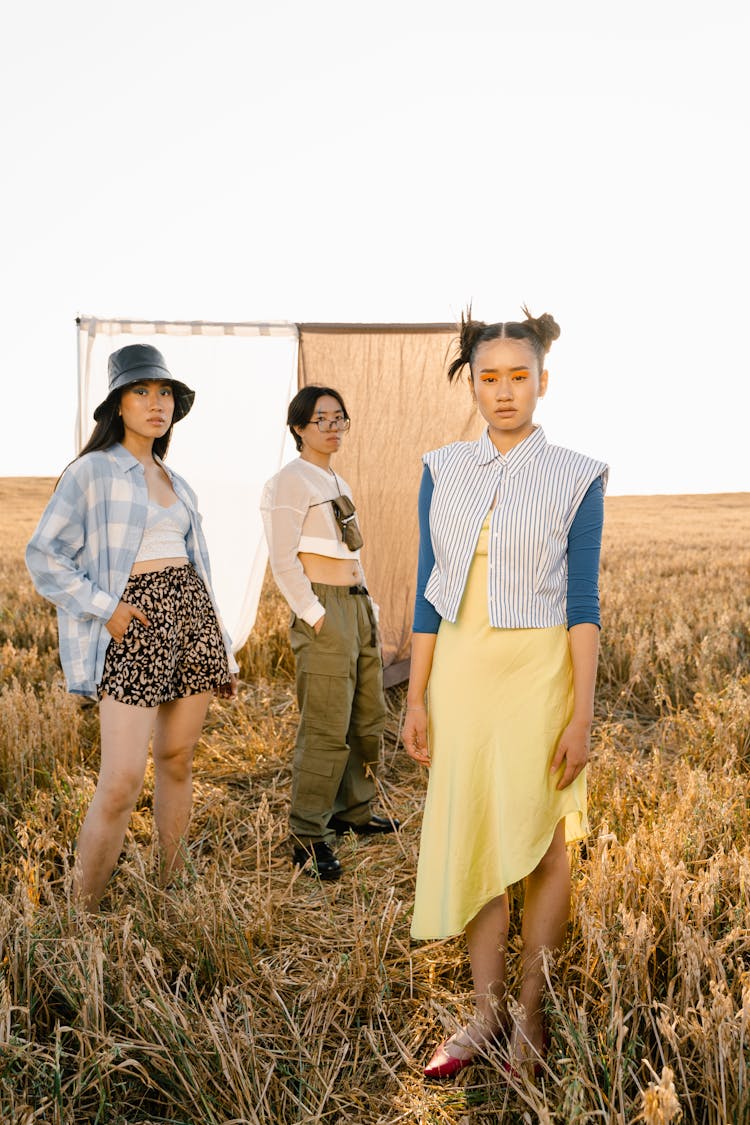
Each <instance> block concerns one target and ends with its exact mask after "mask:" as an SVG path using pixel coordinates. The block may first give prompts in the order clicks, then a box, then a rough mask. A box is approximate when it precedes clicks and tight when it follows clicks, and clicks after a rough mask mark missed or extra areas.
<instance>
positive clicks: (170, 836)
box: [153, 692, 211, 885]
mask: <svg viewBox="0 0 750 1125" xmlns="http://www.w3.org/2000/svg"><path fill="white" fill-rule="evenodd" d="M210 700H211V693H210V692H201V693H200V694H199V695H188V696H186V697H185V698H184V699H174V700H172V702H171V703H162V705H161V707H160V708H159V714H158V716H157V719H156V729H155V731H154V748H153V754H154V820H155V822H156V830H157V833H158V835H159V851H160V855H161V881H162V884H163V885H164V884H166V883H167V882H169V879H170V878H171V876H172V875H174V874H175V872H177V871H179V870H180V869H181V868H182V866H183V864H184V862H185V853H184V847H185V837H186V834H187V827H188V823H189V821H190V809H191V806H192V802H193V750H194V749H195V744H196V742H197V741H198V739H199V738H200V733H201V730H202V729H203V721H204V719H205V717H206V711H207V710H208V704H209V702H210Z"/></svg>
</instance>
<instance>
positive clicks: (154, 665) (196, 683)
mask: <svg viewBox="0 0 750 1125" xmlns="http://www.w3.org/2000/svg"><path fill="white" fill-rule="evenodd" d="M122 600H123V601H124V602H129V603H130V605H134V606H137V607H138V609H140V610H143V612H144V613H145V615H146V617H147V618H148V620H149V622H150V625H144V624H143V623H142V622H141V621H138V620H137V619H136V618H133V620H132V621H131V622H130V624H129V625H128V627H127V629H126V631H125V636H124V637H123V639H122V641H120V643H119V644H118V643H117V641H115V640H112V641H110V643H109V645H108V647H107V655H106V656H105V658H104V671H103V673H102V679H101V683H100V684H99V688H98V694H99V698H100V699H101V698H102V696H103V695H109V696H111V697H112V699H116V700H118V701H119V702H120V703H130V704H133V705H134V706H136V707H158V706H159V704H160V703H169V702H170V701H171V700H173V699H182V698H183V697H184V696H186V695H197V694H198V693H199V692H203V691H213V690H214V689H216V688H218V687H220V686H221V685H222V684H225V683H228V682H229V679H230V676H229V668H228V664H227V653H226V649H225V648H224V641H223V638H222V635H221V629H220V628H219V623H218V621H217V620H216V614H215V613H214V610H213V606H212V605H211V599H210V598H209V596H208V593H207V591H206V587H205V586H204V584H203V581H202V579H201V577H200V575H198V574H197V573H196V571H195V570H194V569H193V567H192V566H190V565H188V566H168V567H166V568H165V569H164V570H155V571H151V572H149V573H147V574H135V575H131V576H130V578H129V579H128V584H127V586H126V587H125V590H124V592H123V595H122Z"/></svg>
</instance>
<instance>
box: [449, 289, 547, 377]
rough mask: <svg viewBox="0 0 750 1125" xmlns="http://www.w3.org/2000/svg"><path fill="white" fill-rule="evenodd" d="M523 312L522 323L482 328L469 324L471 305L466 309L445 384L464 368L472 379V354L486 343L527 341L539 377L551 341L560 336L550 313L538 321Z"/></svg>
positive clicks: (477, 322)
mask: <svg viewBox="0 0 750 1125" xmlns="http://www.w3.org/2000/svg"><path fill="white" fill-rule="evenodd" d="M522 311H523V314H524V316H525V317H526V319H525V320H520V321H519V320H505V321H502V320H501V321H498V322H497V324H485V322H484V321H483V320H472V316H471V305H469V307H468V309H467V310H466V312H465V313H462V314H461V328H460V333H459V339H458V350H457V352H456V357H455V359H454V360H453V363H451V365H450V367H449V368H448V381H449V382H451V383H452V382H453V380H454V379H455V378H456V377H457V376H458V375H459V374H460V372H461V370H462V369H463V368H464V367H466V366H467V365H468V368H469V375H470V376H471V364H472V362H473V360H474V353H475V352H476V350H477V348H478V347H479V345H480V344H483V343H485V341H486V340H503V339H511V340H528V342H529V343H530V344H531V347H532V348H533V350H534V355H535V356H536V359H537V362H538V364H539V371H540V373H541V372H542V371H543V370H544V357H545V356H546V354H547V352H548V351H549V349H550V347H551V345H552V343H553V341H554V340H556V339H557V337H558V336H559V335H560V326H559V324H558V323H557V321H556V320H555V318H554V317H553V316H551V315H550V314H549V313H543V314H542V315H541V316H538V317H537V316H532V315H531V313H530V312H529V310H528V309H527V308H526V306H525V305H523V306H522Z"/></svg>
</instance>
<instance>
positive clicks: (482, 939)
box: [466, 895, 509, 1032]
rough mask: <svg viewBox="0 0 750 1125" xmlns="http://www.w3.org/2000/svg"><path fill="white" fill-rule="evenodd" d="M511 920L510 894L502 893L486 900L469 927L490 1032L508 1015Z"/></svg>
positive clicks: (481, 1012) (478, 993)
mask: <svg viewBox="0 0 750 1125" xmlns="http://www.w3.org/2000/svg"><path fill="white" fill-rule="evenodd" d="M508 924H509V910H508V896H507V895H500V896H499V897H498V898H493V899H491V900H490V902H488V903H485V905H484V906H483V907H482V909H481V910H480V911H479V913H478V914H476V915H475V916H474V917H473V918H472V920H471V921H470V922H469V924H468V926H467V927H466V942H467V945H468V947H469V960H470V961H471V975H472V978H473V980H474V995H475V998H476V1006H477V1015H478V1016H479V1019H480V1021H481V1022H482V1023H483V1024H484V1025H486V1027H487V1029H488V1031H490V1032H494V1031H497V1029H498V1026H499V1025H500V1023H501V1022H502V1020H503V1019H504V1017H505V1008H506V997H505V961H506V955H507V949H508Z"/></svg>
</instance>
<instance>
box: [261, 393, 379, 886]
mask: <svg viewBox="0 0 750 1125" xmlns="http://www.w3.org/2000/svg"><path fill="white" fill-rule="evenodd" d="M287 424H288V426H289V429H290V432H291V434H292V437H293V438H294V442H295V444H296V446H297V449H298V451H299V454H300V455H299V457H298V458H296V459H295V460H294V461H292V462H290V463H289V464H288V465H285V466H284V468H283V469H281V471H280V472H278V473H277V474H276V475H275V476H274V477H272V478H271V480H269V481H268V483H267V484H266V486H265V488H264V491H263V497H262V500H261V511H262V513H263V523H264V528H265V533H266V539H267V541H268V549H269V555H270V561H271V569H272V571H273V575H274V578H275V579H276V583H277V585H278V587H279V589H280V590H281V593H282V594H283V595H284V597H285V599H286V601H287V602H288V603H289V606H290V608H291V610H292V619H291V625H290V634H291V644H292V650H293V652H294V656H295V664H296V678H297V699H298V703H299V712H300V720H299V728H298V731H297V742H296V748H295V754H294V764H293V768H292V804H291V810H290V815H289V825H290V830H291V836H292V843H293V859H294V862H295V863H296V864H299V865H300V866H304V867H305V870H306V871H308V873H309V874H311V875H317V876H318V877H319V878H321V879H326V880H332V879H338V878H339V877H340V876H341V870H342V869H341V863H340V862H339V859H338V857H337V856H336V854H335V852H334V850H333V848H332V847H331V844H332V842H333V841H334V840H335V837H336V836H337V835H338V836H340V835H343V833H344V832H347V831H352V832H354V833H356V834H357V835H360V836H374V835H380V834H382V833H387V832H393V831H395V829H397V828H398V827H399V824H398V821H397V820H393V819H390V818H387V817H383V816H378V815H376V814H374V813H373V812H372V808H371V804H372V800H373V798H374V797H375V771H376V769H377V764H378V758H379V754H380V740H381V735H382V733H383V727H384V725H385V700H384V697H383V665H382V660H381V656H380V643H379V638H378V629H377V622H376V617H375V607H374V605H373V602H372V599H371V598H370V595H369V594H368V592H367V588H366V586H365V583H364V574H363V572H362V566H361V563H360V548H361V547H362V536H361V534H360V530H359V527H358V524H357V519H356V513H355V509H354V504H353V501H352V497H351V491H350V489H349V486H348V485H347V483H346V481H344V480H342V479H341V477H339V476H337V475H336V473H335V472H334V470H333V469H332V468H331V458H332V456H333V454H334V453H336V452H337V450H338V449H339V448H340V447H341V442H342V440H343V436H344V434H345V433H346V432H347V430H348V429H349V426H350V419H349V415H348V413H347V411H346V407H345V405H344V401H343V398H342V397H341V395H340V394H339V392H338V391H335V390H333V389H332V388H330V387H319V386H309V387H304V388H303V389H302V390H301V391H299V392H298V394H297V395H295V397H294V398H293V399H292V401H291V403H290V404H289V411H288V414H287Z"/></svg>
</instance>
